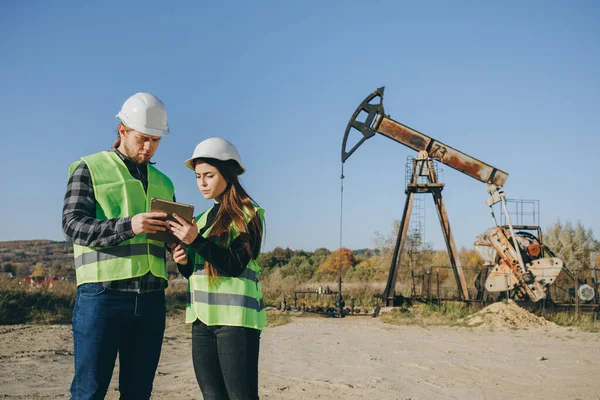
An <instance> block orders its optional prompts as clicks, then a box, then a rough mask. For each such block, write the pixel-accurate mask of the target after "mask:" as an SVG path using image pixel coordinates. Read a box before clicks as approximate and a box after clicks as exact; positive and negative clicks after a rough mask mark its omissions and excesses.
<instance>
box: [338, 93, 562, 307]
mask: <svg viewBox="0 0 600 400" xmlns="http://www.w3.org/2000/svg"><path fill="white" fill-rule="evenodd" d="M383 91H384V88H383V87H381V88H379V89H377V90H376V91H374V92H373V93H371V94H370V95H369V96H367V98H365V100H363V102H362V103H361V104H360V105H359V106H358V108H357V109H356V111H355V112H354V114H352V117H351V118H350V121H349V122H348V126H347V127H346V132H345V134H344V140H343V143H342V164H343V163H345V162H346V160H347V159H348V157H350V156H351V155H352V153H354V152H355V151H356V149H357V148H358V147H359V146H360V145H361V144H362V143H363V142H364V141H365V140H367V139H369V138H371V137H373V136H374V135H375V134H376V133H379V134H382V135H383V136H386V137H388V138H390V139H392V140H394V141H396V142H398V143H400V144H403V145H405V146H407V147H409V148H411V149H413V150H415V151H418V155H417V157H416V158H414V159H413V167H412V176H411V180H410V183H409V184H408V185H407V188H406V202H405V203H404V212H403V214H402V220H401V223H400V229H399V231H398V236H397V239H396V244H395V247H394V253H393V256H392V262H391V265H390V270H389V274H388V278H387V283H386V287H385V290H384V292H383V293H382V294H381V299H382V302H383V303H384V305H385V306H393V305H397V304H398V303H399V302H400V301H401V300H402V299H401V297H399V296H396V294H395V290H396V289H395V288H396V278H397V275H398V266H399V265H400V260H401V257H402V252H403V250H404V246H405V243H406V238H407V233H408V227H409V222H410V216H411V212H412V207H413V202H414V198H415V195H416V194H418V193H431V194H432V196H433V201H434V204H435V208H436V211H437V215H438V218H439V221H440V225H441V228H442V233H443V235H444V241H445V243H446V248H447V250H448V255H449V257H450V263H451V265H452V269H453V272H454V277H455V279H456V285H457V288H458V296H459V298H460V299H462V300H465V301H466V300H469V299H470V296H469V291H468V286H467V283H466V281H465V277H464V274H463V270H462V266H461V262H460V259H459V257H458V252H457V250H456V245H455V243H454V237H453V234H452V229H451V228H450V222H449V220H448V214H447V212H446V207H445V205H444V200H443V198H442V189H443V188H444V184H443V183H440V182H438V177H437V174H436V170H435V166H434V161H438V162H441V163H442V164H445V165H448V166H449V167H452V168H454V169H455V170H457V171H460V172H462V173H464V174H466V175H468V176H470V177H472V178H474V179H477V180H478V181H481V182H483V183H486V184H487V191H488V193H489V195H490V196H489V198H488V199H487V200H486V204H487V205H488V207H489V208H490V211H491V214H492V219H493V221H494V225H495V227H494V228H491V229H488V230H487V231H486V232H484V234H483V235H481V236H479V237H478V240H477V242H476V243H475V244H476V246H479V247H480V248H485V249H488V250H491V253H492V254H490V252H489V251H488V257H487V258H486V262H487V264H488V266H489V267H490V268H489V271H490V273H489V275H488V276H487V277H486V279H485V283H484V284H485V289H486V290H488V291H490V292H502V291H508V290H511V291H512V293H513V294H514V295H515V296H518V297H519V298H527V299H529V300H531V301H534V302H535V301H538V300H541V299H543V298H545V297H546V285H549V284H550V283H552V282H553V281H554V279H555V278H556V276H557V275H558V273H559V272H560V271H561V270H562V269H563V262H562V261H561V260H560V259H559V258H556V257H554V255H553V254H552V253H551V252H549V250H548V249H546V248H545V246H544V245H543V244H542V242H541V232H540V234H539V235H538V237H535V235H533V234H530V233H528V232H515V230H516V228H523V229H526V228H530V227H513V225H512V224H511V222H510V217H509V213H508V210H507V206H506V197H505V195H504V192H503V191H502V190H501V188H502V186H504V183H505V182H506V179H507V178H508V174H507V173H506V172H504V171H502V170H499V169H497V168H495V167H493V166H491V165H489V164H486V163H484V162H483V161H480V160H478V159H476V158H474V157H471V156H469V155H467V154H465V153H463V152H461V151H459V150H456V149H454V148H452V147H450V146H448V145H446V144H444V143H442V142H440V141H438V140H435V139H433V138H431V137H429V136H427V135H424V134H423V133H421V132H418V131H416V130H414V129H412V128H409V127H408V126H406V125H403V124H401V123H399V122H397V121H394V120H393V119H391V118H389V116H387V115H386V114H385V113H384V108H383ZM359 118H361V119H360V120H359ZM353 130H355V131H358V132H359V133H360V134H362V138H361V139H360V140H359V141H358V142H357V143H356V144H355V145H354V146H353V147H352V148H350V149H349V150H347V141H348V137H349V135H350V132H352V131H353ZM421 177H424V178H425V179H420V178H421ZM342 178H343V175H342ZM423 181H426V183H423ZM498 203H501V204H502V209H503V211H504V214H505V216H506V220H507V224H506V225H502V226H499V225H498V223H497V220H496V217H495V215H494V208H493V206H494V205H495V204H498ZM533 228H536V227H533ZM537 228H539V227H537ZM538 230H539V229H538ZM546 254H549V255H551V256H552V257H546Z"/></svg>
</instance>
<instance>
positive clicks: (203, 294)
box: [186, 206, 267, 330]
mask: <svg viewBox="0 0 600 400" xmlns="http://www.w3.org/2000/svg"><path fill="white" fill-rule="evenodd" d="M255 210H256V213H257V214H258V216H259V219H260V221H261V223H262V222H263V220H264V210H263V209H262V208H259V207H258V206H255ZM209 212H210V209H209V210H207V211H205V212H204V213H203V214H202V215H200V216H199V217H198V218H196V225H197V226H198V230H201V229H202V228H203V227H204V226H205V225H206V222H207V217H208V214H209ZM244 212H245V215H246V222H249V221H250V219H251V217H252V215H251V214H250V212H249V211H248V210H244ZM211 229H212V227H209V228H208V229H207V230H206V231H205V232H204V233H203V234H202V236H203V237H205V238H206V237H208V235H209V233H210V230H211ZM237 236H239V232H238V230H237V229H236V227H235V225H234V224H232V226H231V227H230V231H229V237H228V243H227V245H229V244H230V243H231V242H232V241H233V240H235V238H237ZM192 253H193V252H192ZM193 254H195V259H194V267H195V268H194V269H195V271H194V273H193V274H192V275H191V276H190V278H189V282H188V295H187V303H188V304H187V308H186V322H188V323H191V322H194V321H195V320H196V319H200V320H201V321H202V322H204V323H205V324H206V325H209V326H211V325H228V326H243V327H246V328H254V329H259V330H260V329H262V328H264V327H265V326H266V325H267V315H266V312H265V304H264V301H263V296H262V289H261V286H260V282H258V279H257V275H259V274H260V271H261V268H260V266H259V265H258V263H257V261H256V260H250V262H249V263H248V265H247V266H246V268H244V270H243V271H242V273H241V274H240V275H239V276H236V277H230V276H223V275H218V276H217V277H216V278H215V279H214V280H213V281H211V280H210V279H209V277H208V276H207V274H206V270H205V269H204V259H203V258H202V257H201V256H200V255H199V254H196V253H193Z"/></svg>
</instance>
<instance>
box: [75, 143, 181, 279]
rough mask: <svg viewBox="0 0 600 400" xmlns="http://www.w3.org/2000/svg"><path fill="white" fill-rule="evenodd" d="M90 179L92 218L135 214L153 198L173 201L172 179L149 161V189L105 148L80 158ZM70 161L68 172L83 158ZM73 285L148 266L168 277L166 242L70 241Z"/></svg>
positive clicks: (144, 209) (138, 272)
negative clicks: (109, 243)
mask: <svg viewBox="0 0 600 400" xmlns="http://www.w3.org/2000/svg"><path fill="white" fill-rule="evenodd" d="M81 161H83V162H85V163H86V165H87V167H88V169H89V171H90V176H91V178H92V185H93V188H94V197H95V199H96V216H95V217H96V219H99V220H106V219H113V218H124V217H128V216H133V215H136V214H139V213H142V212H147V211H148V210H149V209H150V206H149V204H150V199H151V198H152V197H155V198H160V199H165V200H173V194H174V189H173V183H172V182H171V180H170V179H169V178H168V177H167V176H166V175H164V174H163V173H162V172H160V171H158V170H157V169H156V168H154V167H153V166H152V165H148V166H147V168H148V189H147V193H146V191H144V187H143V185H142V182H141V181H139V180H138V179H135V178H134V177H133V176H132V175H131V173H130V172H129V170H128V169H127V166H126V165H125V163H124V162H123V160H121V158H120V157H119V156H118V155H117V154H116V153H115V152H108V151H103V152H99V153H96V154H92V155H90V156H86V157H82V159H81ZM81 161H77V162H75V163H73V164H72V165H71V168H70V171H69V175H70V174H72V173H73V171H74V170H75V168H76V167H77V166H78V165H79V164H80V163H81ZM73 250H74V256H75V267H76V275H77V284H78V285H81V284H82V283H89V282H105V281H114V280H120V279H128V278H135V277H139V276H142V275H145V274H146V273H148V271H150V272H151V273H152V274H153V275H155V276H158V277H161V278H164V279H167V271H166V262H165V244H164V243H163V242H159V241H155V240H150V239H148V238H147V237H146V235H136V236H134V237H133V238H131V239H129V240H126V241H124V242H122V243H120V244H119V245H117V246H109V247H87V246H80V245H74V246H73Z"/></svg>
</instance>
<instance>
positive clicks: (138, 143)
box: [119, 129, 161, 165]
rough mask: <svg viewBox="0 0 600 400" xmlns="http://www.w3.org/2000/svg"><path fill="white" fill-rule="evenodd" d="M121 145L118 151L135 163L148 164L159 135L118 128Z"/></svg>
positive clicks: (158, 140) (156, 146) (156, 145)
mask: <svg viewBox="0 0 600 400" xmlns="http://www.w3.org/2000/svg"><path fill="white" fill-rule="evenodd" d="M119 134H120V135H121V145H120V146H119V151H120V152H121V153H123V154H124V155H125V156H126V157H127V158H129V159H130V160H131V161H133V162H134V163H136V164H140V165H145V164H148V162H149V161H150V159H151V158H152V156H153V155H154V152H155V151H156V149H157V148H158V144H159V142H160V139H161V137H160V136H152V135H146V134H143V133H141V132H138V131H134V130H130V131H125V130H124V129H123V130H119Z"/></svg>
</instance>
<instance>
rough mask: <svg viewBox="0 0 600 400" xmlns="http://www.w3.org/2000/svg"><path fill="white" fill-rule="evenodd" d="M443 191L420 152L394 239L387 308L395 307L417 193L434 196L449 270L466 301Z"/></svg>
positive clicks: (386, 300) (466, 293) (386, 291)
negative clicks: (397, 283) (398, 277)
mask: <svg viewBox="0 0 600 400" xmlns="http://www.w3.org/2000/svg"><path fill="white" fill-rule="evenodd" d="M419 176H425V177H427V181H428V183H419ZM443 188H444V184H443V183H439V182H438V180H437V175H436V173H435V168H434V165H433V159H431V158H430V157H428V155H427V153H426V152H420V153H419V157H417V158H415V159H414V160H413V171H412V178H411V181H410V183H409V184H408V186H407V188H406V202H405V203H404V212H403V213H402V221H401V223H400V229H399V231H398V237H397V238H396V245H395V247H394V254H393V256H392V262H391V265H390V271H389V274H388V279H387V284H386V287H385V290H384V292H383V294H382V300H383V302H384V303H385V305H386V306H392V305H394V299H395V295H396V279H397V276H398V266H399V265H400V261H401V260H402V252H403V251H404V245H405V244H406V237H407V233H408V227H409V224H410V216H411V213H412V209H413V204H414V199H415V195H416V194H418V193H431V194H432V196H433V202H434V204H435V208H436V211H437V214H438V217H439V220H440V226H441V228H442V233H443V235H444V241H445V242H446V248H447V249H448V256H449V257H450V264H451V265H452V270H453V271H454V277H455V279H456V285H457V287H458V293H459V296H460V297H461V299H462V300H469V291H468V288H467V283H466V281H465V277H464V274H463V271H462V265H461V263H460V259H459V258H458V251H457V250H456V244H455V243H454V235H453V234H452V229H451V228H450V221H449V220H448V213H447V212H446V206H445V205H444V199H443V198H442V189H443Z"/></svg>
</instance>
